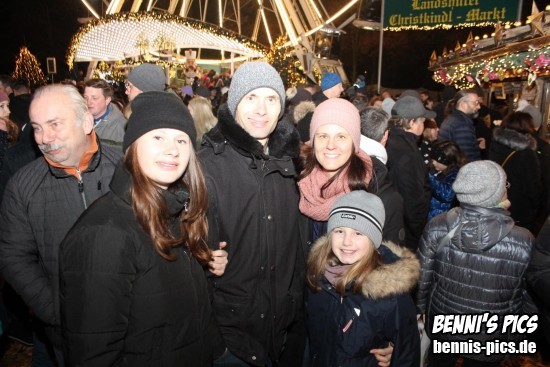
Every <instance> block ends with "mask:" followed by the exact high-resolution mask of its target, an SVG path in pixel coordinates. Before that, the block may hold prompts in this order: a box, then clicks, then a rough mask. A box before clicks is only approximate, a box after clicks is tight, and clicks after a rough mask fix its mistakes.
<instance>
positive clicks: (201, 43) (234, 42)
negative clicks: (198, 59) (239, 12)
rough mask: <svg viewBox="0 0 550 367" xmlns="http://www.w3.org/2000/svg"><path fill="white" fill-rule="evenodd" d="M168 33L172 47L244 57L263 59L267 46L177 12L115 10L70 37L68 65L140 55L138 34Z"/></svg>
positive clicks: (151, 36)
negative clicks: (201, 49)
mask: <svg viewBox="0 0 550 367" xmlns="http://www.w3.org/2000/svg"><path fill="white" fill-rule="evenodd" d="M159 34H168V35H170V38H171V39H172V40H173V41H174V47H173V48H176V47H184V46H185V47H186V48H208V49H214V50H223V51H226V52H231V53H234V54H236V55H237V56H245V57H247V58H262V57H264V56H265V53H266V51H267V50H266V48H265V47H264V46H263V45H261V44H260V43H258V42H255V41H253V40H251V39H249V38H248V37H245V36H242V35H240V34H237V33H234V32H232V31H229V30H227V29H223V28H221V27H218V26H216V25H213V24H209V23H205V22H201V21H198V20H194V19H188V18H182V17H180V16H178V15H173V14H168V13H156V12H137V13H117V14H112V15H107V16H105V17H103V18H100V19H94V20H92V21H90V22H89V23H88V24H86V25H84V26H82V27H81V28H80V29H79V31H78V32H77V33H76V34H75V35H74V36H73V38H72V40H71V43H70V45H69V49H68V52H67V64H68V66H69V69H72V68H73V63H74V62H75V61H91V60H104V61H116V60H122V59H125V58H127V57H128V56H129V55H130V56H135V55H140V52H143V50H140V49H138V48H137V47H135V45H136V40H137V37H138V35H143V37H144V38H146V39H149V40H154V39H156V38H157V37H158V36H159Z"/></svg>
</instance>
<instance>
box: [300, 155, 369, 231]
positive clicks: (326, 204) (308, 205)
mask: <svg viewBox="0 0 550 367" xmlns="http://www.w3.org/2000/svg"><path fill="white" fill-rule="evenodd" d="M356 154H357V156H358V157H359V158H360V159H361V160H362V161H363V162H364V163H365V165H366V167H367V172H366V174H365V178H364V183H365V186H366V187H368V186H369V183H370V179H371V176H372V161H371V159H370V157H369V156H368V155H367V154H366V153H365V152H363V151H362V150H360V151H359V152H358V153H356ZM348 169H349V166H347V167H346V168H344V170H342V172H340V174H339V175H338V177H337V178H336V179H335V180H334V181H333V182H332V183H331V184H330V186H328V187H327V188H326V189H325V190H324V191H323V193H321V187H323V185H324V184H326V183H327V181H328V180H329V177H328V176H327V174H326V172H325V171H323V169H322V168H320V167H319V166H316V167H315V168H314V169H313V170H312V171H311V173H310V174H309V175H307V176H306V177H304V178H302V179H301V180H300V181H299V182H298V187H299V189H300V204H299V208H300V212H302V214H304V215H306V216H307V217H309V218H311V219H314V220H317V221H327V220H328V217H329V214H330V210H331V209H332V206H333V204H334V201H335V200H336V199H337V198H339V197H340V196H342V195H344V194H346V193H348V192H350V189H349V181H348V178H347V176H348Z"/></svg>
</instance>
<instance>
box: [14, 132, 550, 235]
mask: <svg viewBox="0 0 550 367" xmlns="http://www.w3.org/2000/svg"><path fill="white" fill-rule="evenodd" d="M535 139H536V141H537V158H538V159H539V165H540V175H541V179H542V198H541V203H542V204H541V210H540V213H539V222H540V223H539V225H540V226H542V223H543V221H544V220H545V219H546V217H547V216H548V214H550V144H548V142H546V141H545V140H544V139H541V138H540V137H539V136H535ZM8 151H9V149H8ZM4 164H5V163H4Z"/></svg>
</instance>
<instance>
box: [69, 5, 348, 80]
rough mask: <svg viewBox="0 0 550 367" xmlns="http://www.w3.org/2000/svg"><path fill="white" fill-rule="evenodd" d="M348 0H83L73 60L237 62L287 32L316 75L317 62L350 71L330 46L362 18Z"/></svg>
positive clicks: (306, 66) (324, 67) (325, 67)
mask: <svg viewBox="0 0 550 367" xmlns="http://www.w3.org/2000/svg"><path fill="white" fill-rule="evenodd" d="M345 1H347V2H345ZM345 1H344V2H343V4H342V6H339V7H335V6H334V4H327V5H330V8H331V9H333V8H337V11H335V12H334V13H332V14H329V12H328V10H327V8H326V7H325V5H324V4H323V3H322V2H321V1H320V0H110V1H107V0H104V1H96V3H98V4H95V6H94V3H93V2H92V0H81V2H82V4H83V5H84V6H85V7H86V8H87V9H88V10H89V12H90V14H91V16H92V17H91V21H90V22H89V23H88V24H87V25H84V26H83V28H82V29H81V31H80V32H79V34H77V35H76V36H75V37H73V38H74V40H73V44H72V45H71V47H70V52H69V62H70V63H71V62H72V61H95V62H97V61H101V60H104V61H113V60H115V59H123V58H128V57H135V56H136V55H139V56H141V55H142V54H145V53H146V52H149V53H150V54H151V55H152V57H156V58H158V59H162V58H164V59H168V58H171V59H174V60H176V61H185V60H187V59H189V58H193V57H196V59H197V62H198V63H200V62H205V63H207V64H208V63H214V62H218V63H225V64H231V66H233V63H235V62H239V61H244V60H247V59H254V58H261V57H264V56H265V51H266V50H267V48H268V47H270V46H273V45H274V44H275V43H276V41H277V40H278V39H279V37H281V36H286V37H287V39H288V42H287V43H286V46H290V47H291V48H292V49H293V50H294V51H295V54H296V56H297V57H298V60H299V61H300V62H301V64H302V66H303V70H304V71H305V73H306V74H307V75H308V76H310V78H312V79H314V78H313V70H314V69H317V72H319V73H324V72H326V71H334V72H338V73H340V74H341V75H342V76H344V77H345V73H344V72H343V68H342V64H341V62H340V61H339V60H338V59H337V58H336V57H333V55H331V45H332V42H333V40H334V39H335V38H337V37H338V36H339V34H340V33H341V31H340V29H341V28H343V27H344V26H345V25H347V24H349V23H350V22H352V21H353V20H354V19H355V11H354V9H355V8H356V7H357V3H358V2H359V0H345ZM346 16H347V18H346ZM94 18H95V19H94ZM147 49H148V50H147ZM109 50H110V51H109ZM212 50H214V54H213V53H212ZM212 55H217V56H212ZM215 59H216V60H215Z"/></svg>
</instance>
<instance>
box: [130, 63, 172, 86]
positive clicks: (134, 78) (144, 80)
mask: <svg viewBox="0 0 550 367" xmlns="http://www.w3.org/2000/svg"><path fill="white" fill-rule="evenodd" d="M128 80H129V81H130V83H132V84H133V85H135V87H136V88H138V89H139V90H141V91H142V92H152V91H159V92H162V91H163V90H164V84H165V82H166V77H165V76H164V72H163V71H162V68H161V67H160V66H158V65H153V64H147V63H144V64H141V65H140V66H138V67H137V68H135V69H134V70H132V71H131V72H130V74H128Z"/></svg>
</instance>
